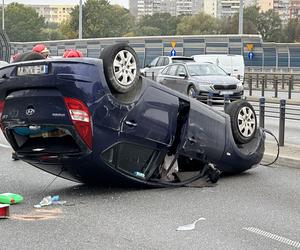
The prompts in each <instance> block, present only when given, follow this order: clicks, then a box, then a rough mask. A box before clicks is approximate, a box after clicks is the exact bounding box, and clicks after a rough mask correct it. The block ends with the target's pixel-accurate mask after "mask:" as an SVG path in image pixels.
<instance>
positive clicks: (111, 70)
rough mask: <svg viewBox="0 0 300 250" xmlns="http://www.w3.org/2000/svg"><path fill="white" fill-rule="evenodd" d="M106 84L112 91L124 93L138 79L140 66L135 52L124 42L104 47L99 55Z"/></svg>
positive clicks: (131, 87)
mask: <svg viewBox="0 0 300 250" xmlns="http://www.w3.org/2000/svg"><path fill="white" fill-rule="evenodd" d="M100 59H102V60H103V68H104V73H105V78H106V81H107V84H108V85H109V87H110V89H111V90H112V91H113V92H117V93H126V92H129V91H130V90H132V89H133V88H134V87H135V86H136V85H137V82H138V80H139V76H140V66H139V61H138V57H137V54H136V53H135V51H134V50H133V49H132V48H131V47H130V46H129V45H128V44H126V43H119V44H113V45H110V46H107V47H105V48H104V49H103V50H102V52H101V55H100Z"/></svg>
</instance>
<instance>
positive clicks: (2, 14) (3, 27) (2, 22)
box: [2, 0, 4, 30]
mask: <svg viewBox="0 0 300 250" xmlns="http://www.w3.org/2000/svg"><path fill="white" fill-rule="evenodd" d="M2 30H4V0H2Z"/></svg>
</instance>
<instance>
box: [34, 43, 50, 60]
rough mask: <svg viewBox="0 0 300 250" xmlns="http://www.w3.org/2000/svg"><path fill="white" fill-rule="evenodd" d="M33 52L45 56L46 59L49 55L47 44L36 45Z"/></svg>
mask: <svg viewBox="0 0 300 250" xmlns="http://www.w3.org/2000/svg"><path fill="white" fill-rule="evenodd" d="M32 51H33V52H37V53H40V54H43V55H45V56H46V57H47V56H48V55H49V50H48V48H47V47H46V46H45V44H42V43H39V44H37V45H35V46H34V47H33V48H32Z"/></svg>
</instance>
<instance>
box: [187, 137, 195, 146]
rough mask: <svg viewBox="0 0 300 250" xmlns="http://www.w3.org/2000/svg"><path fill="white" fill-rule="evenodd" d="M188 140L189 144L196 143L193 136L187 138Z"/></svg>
mask: <svg viewBox="0 0 300 250" xmlns="http://www.w3.org/2000/svg"><path fill="white" fill-rule="evenodd" d="M188 140H189V142H190V143H191V144H194V143H196V139H195V137H194V136H192V137H189V138H188Z"/></svg>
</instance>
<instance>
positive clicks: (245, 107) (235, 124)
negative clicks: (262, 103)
mask: <svg viewBox="0 0 300 250" xmlns="http://www.w3.org/2000/svg"><path fill="white" fill-rule="evenodd" d="M225 112H226V113H227V114H228V115H229V116H230V121H231V129H232V135H233V138H234V140H235V142H236V143H237V144H246V143H248V142H250V141H251V140H252V139H253V137H254V136H255V134H256V130H257V119H256V115H255V111H254V108H253V107H252V105H251V104H250V103H248V102H247V101H244V100H238V101H234V102H232V103H230V104H228V106H227V107H226V109H225Z"/></svg>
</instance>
